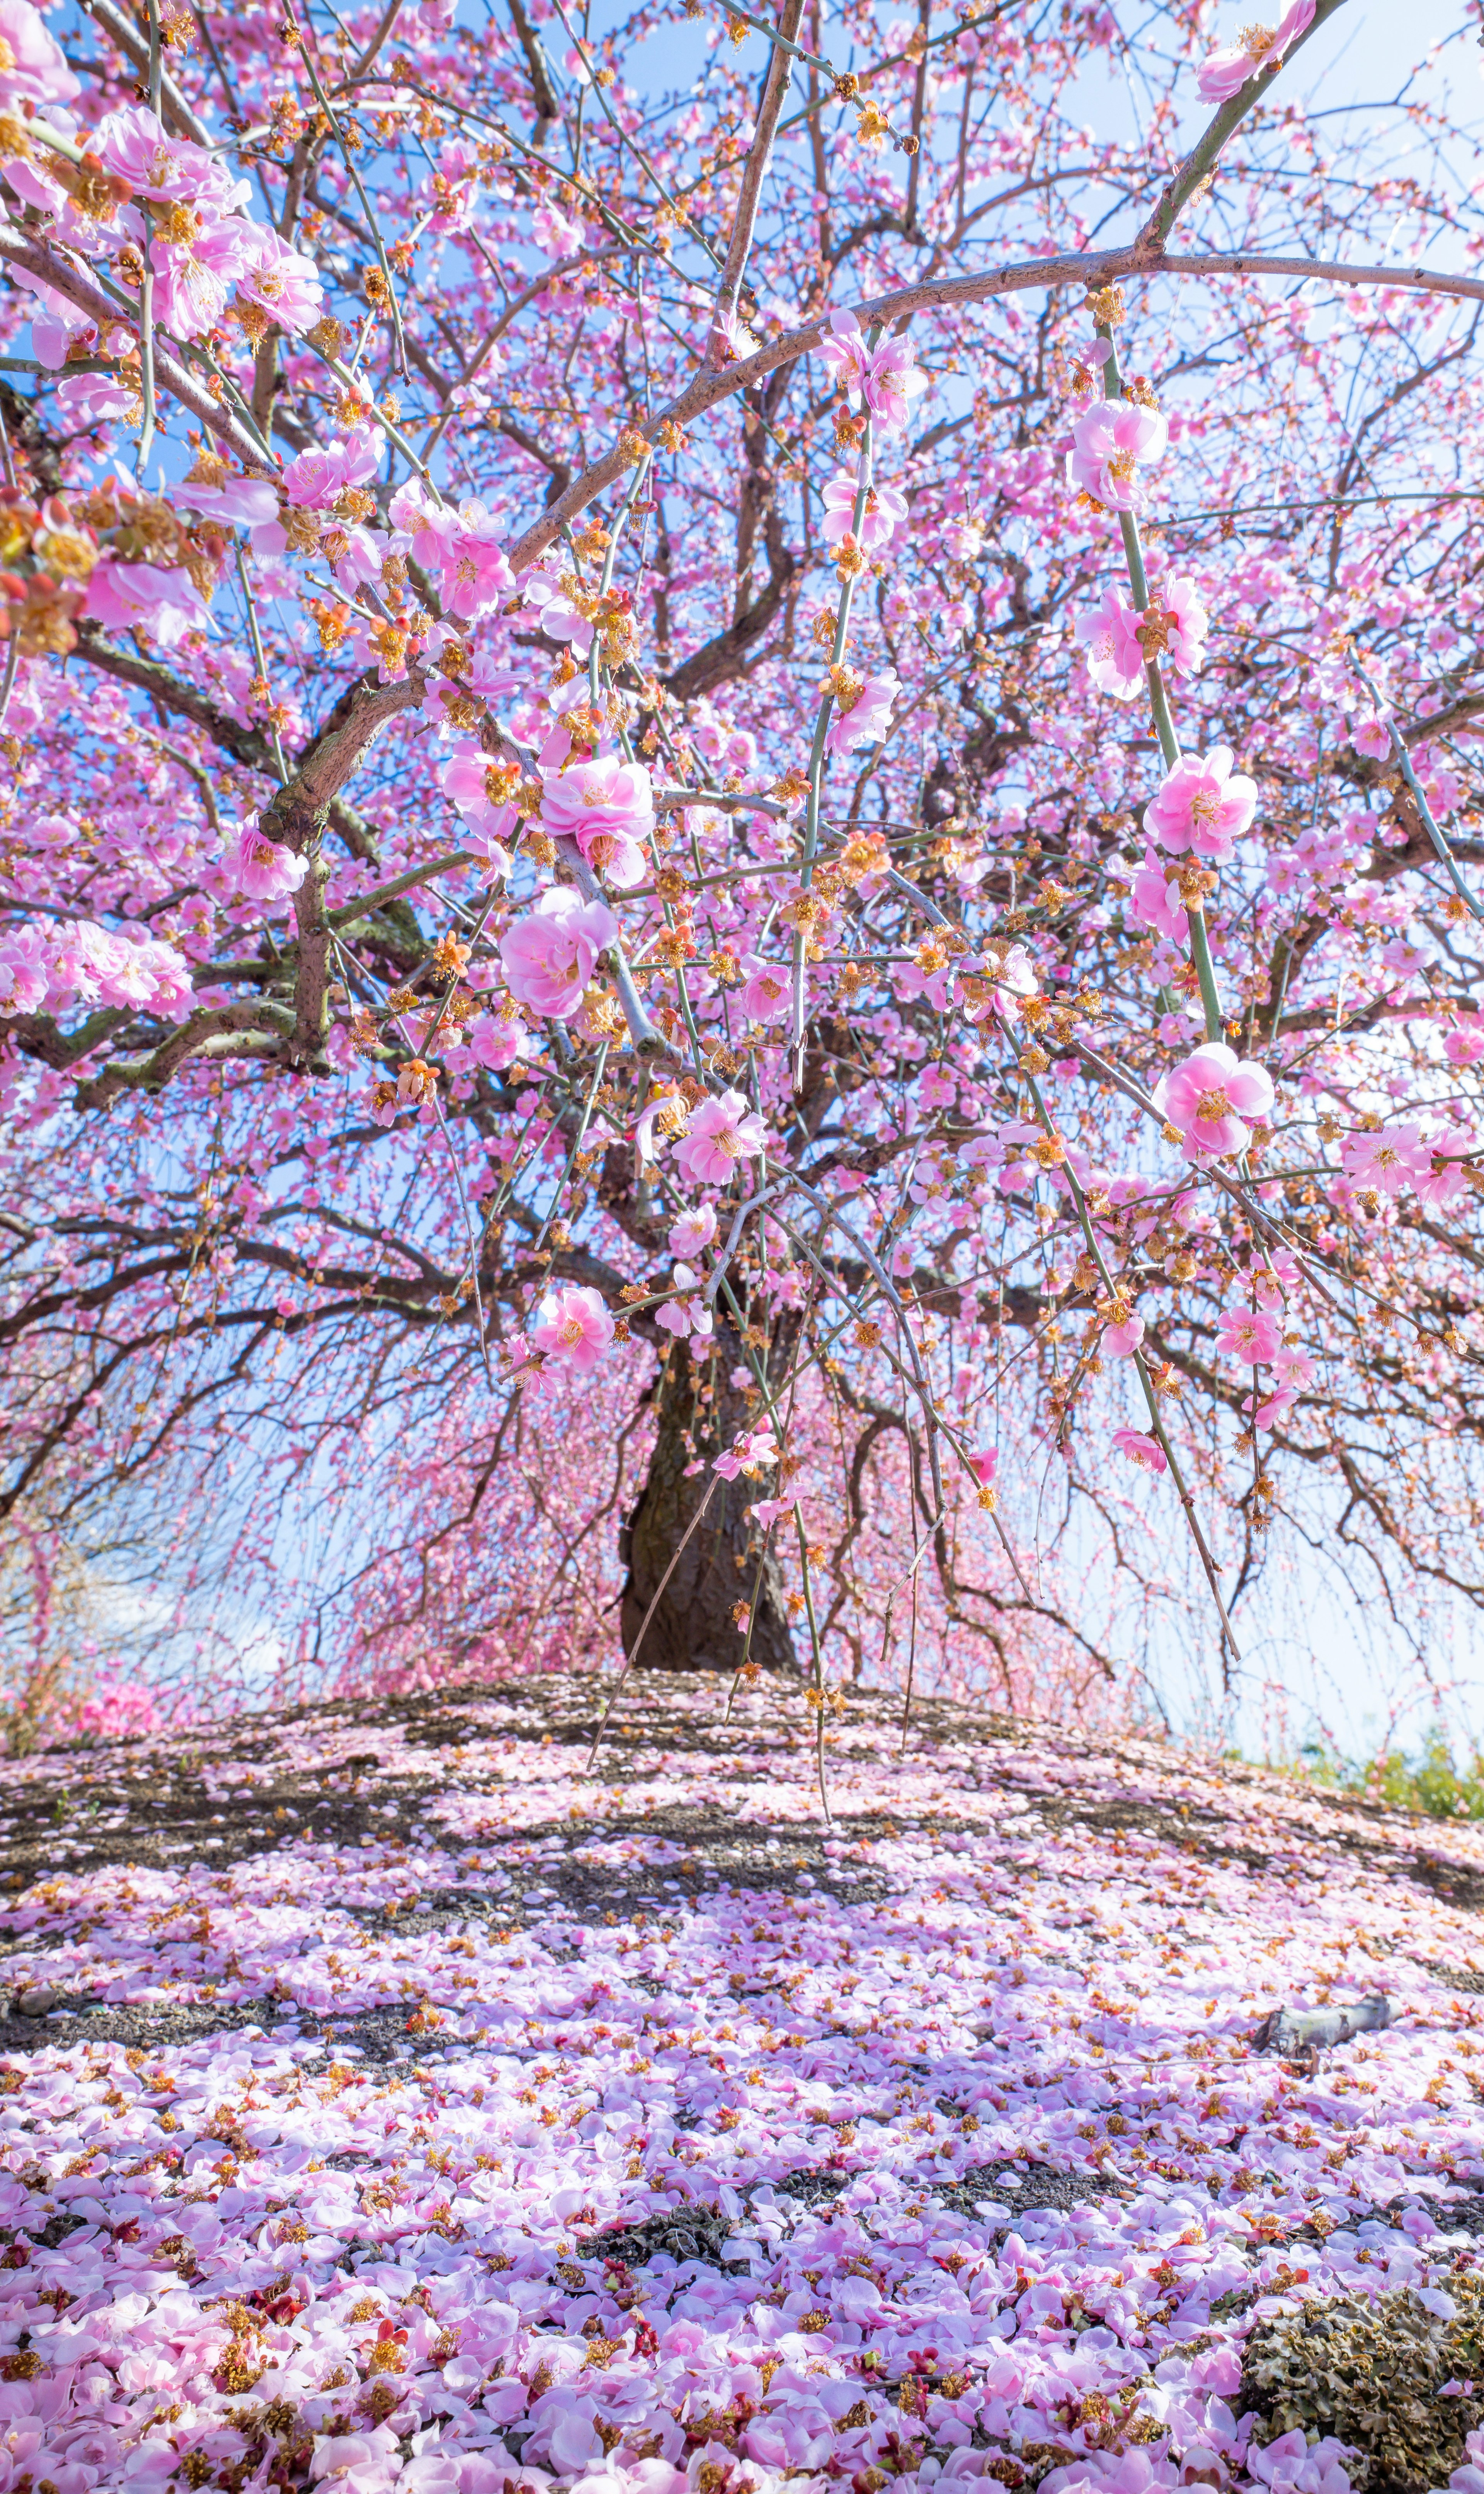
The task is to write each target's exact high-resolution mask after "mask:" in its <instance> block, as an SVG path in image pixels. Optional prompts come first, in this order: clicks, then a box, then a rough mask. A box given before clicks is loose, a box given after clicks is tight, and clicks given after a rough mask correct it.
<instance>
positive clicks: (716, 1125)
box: [675, 1091, 768, 1186]
mask: <svg viewBox="0 0 1484 2494" xmlns="http://www.w3.org/2000/svg"><path fill="white" fill-rule="evenodd" d="M767 1149H768V1130H767V1128H766V1127H765V1126H764V1124H763V1120H762V1118H761V1117H760V1116H759V1115H758V1112H757V1110H755V1109H749V1108H748V1106H747V1103H746V1101H745V1100H744V1099H743V1097H742V1093H741V1092H740V1091H723V1092H722V1094H721V1097H720V1098H719V1099H711V1100H703V1101H702V1103H701V1105H700V1107H699V1108H698V1109H696V1110H693V1111H692V1113H691V1119H690V1126H689V1131H688V1132H687V1133H686V1135H685V1136H684V1138H683V1140H682V1141H681V1142H680V1143H679V1144H678V1145H677V1147H676V1155H675V1156H676V1159H677V1161H678V1163H679V1164H680V1167H681V1170H682V1171H684V1173H685V1175H686V1176H687V1177H688V1178H690V1179H692V1180H693V1181H694V1182H695V1184H696V1185H698V1186H723V1185H725V1183H726V1181H727V1179H728V1178H729V1177H730V1176H731V1174H732V1171H733V1169H734V1167H735V1165H736V1163H737V1162H738V1161H741V1160H754V1159H756V1158H757V1156H758V1155H759V1154H760V1153H762V1152H766V1150H767Z"/></svg>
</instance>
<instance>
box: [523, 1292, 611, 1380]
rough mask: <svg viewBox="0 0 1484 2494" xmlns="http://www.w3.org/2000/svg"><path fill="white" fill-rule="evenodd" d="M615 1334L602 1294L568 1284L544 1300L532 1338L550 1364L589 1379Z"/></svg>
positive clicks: (549, 1294) (537, 1348) (550, 1293)
mask: <svg viewBox="0 0 1484 2494" xmlns="http://www.w3.org/2000/svg"><path fill="white" fill-rule="evenodd" d="M613 1332H614V1325H613V1319H612V1317H611V1316H610V1315H609V1313H608V1310H607V1308H606V1307H605V1306H604V1304H603V1300H602V1297H601V1295H600V1294H599V1293H598V1292H596V1291H593V1290H580V1289H579V1288H578V1287H577V1286H576V1284H575V1283H568V1284H566V1285H565V1286H564V1288H562V1289H561V1290H560V1291H552V1292H549V1293H548V1294H547V1296H546V1297H545V1298H544V1299H543V1300H542V1302H541V1308H540V1316H539V1320H538V1322H537V1323H536V1325H535V1327H534V1330H533V1331H532V1333H531V1337H530V1338H531V1342H532V1344H533V1345H534V1347H535V1349H536V1350H537V1351H539V1352H542V1353H545V1356H546V1358H547V1359H548V1360H549V1361H552V1362H556V1363H560V1366H562V1367H563V1368H568V1369H570V1370H572V1372H573V1373H574V1374H575V1375H576V1376H578V1377H588V1376H591V1372H592V1370H593V1369H594V1368H595V1367H596V1366H597V1364H598V1361H599V1359H600V1358H601V1357H602V1355H603V1353H604V1352H605V1351H606V1350H607V1349H608V1346H609V1344H610V1343H611V1342H612V1340H613Z"/></svg>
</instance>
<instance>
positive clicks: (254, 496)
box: [179, 476, 278, 529]
mask: <svg viewBox="0 0 1484 2494" xmlns="http://www.w3.org/2000/svg"><path fill="white" fill-rule="evenodd" d="M179 494H180V502H181V505H182V507H183V508H184V509H186V510H188V511H199V513H200V515H201V518H202V519H203V520H220V521H221V522H222V524H223V526H224V527H225V528H229V529H235V528H250V529H257V528H261V527H263V526H264V525H265V524H266V523H269V522H271V521H272V520H273V519H274V518H275V516H276V514H277V511H278V495H277V493H276V491H275V489H274V488H273V486H272V485H270V484H269V482H268V480H267V478H266V476H227V477H225V478H224V479H223V481H222V483H221V484H220V485H207V484H201V483H197V481H196V480H195V479H194V478H192V477H190V476H188V477H187V478H186V479H185V481H184V483H183V484H182V485H181V487H180V489H179Z"/></svg>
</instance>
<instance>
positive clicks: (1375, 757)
mask: <svg viewBox="0 0 1484 2494" xmlns="http://www.w3.org/2000/svg"><path fill="white" fill-rule="evenodd" d="M1350 743H1351V744H1352V745H1353V746H1354V747H1355V750H1356V752H1357V753H1364V754H1367V755H1369V757H1370V759H1371V760H1372V761H1373V762H1381V761H1384V759H1385V757H1386V755H1387V754H1388V753H1389V752H1390V751H1391V731H1390V729H1389V728H1388V727H1387V725H1386V722H1385V720H1384V719H1381V718H1376V717H1372V718H1363V719H1362V720H1361V722H1360V725H1359V726H1358V727H1352V728H1351V730H1350Z"/></svg>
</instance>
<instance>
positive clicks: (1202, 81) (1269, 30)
mask: <svg viewBox="0 0 1484 2494" xmlns="http://www.w3.org/2000/svg"><path fill="white" fill-rule="evenodd" d="M1315 5H1316V0H1290V5H1289V6H1288V8H1287V9H1286V10H1285V12H1284V14H1283V15H1282V17H1281V18H1280V19H1279V21H1278V24H1277V25H1276V26H1273V27H1268V26H1244V27H1243V29H1242V32H1241V34H1240V35H1239V36H1238V37H1237V40H1236V42H1235V43H1234V44H1229V45H1228V46H1227V48H1226V50H1225V51H1220V52H1211V53H1210V54H1208V56H1207V58H1206V59H1205V60H1203V61H1202V63H1201V65H1200V68H1199V70H1198V71H1197V72H1196V89H1197V91H1198V92H1199V94H1200V95H1201V97H1202V98H1203V100H1204V101H1205V102H1206V103H1207V104H1229V102H1230V100H1231V98H1232V97H1233V96H1234V95H1239V94H1240V93H1241V91H1242V89H1243V87H1244V86H1245V85H1246V84H1247V81H1248V79H1249V78H1250V77H1255V76H1257V71H1258V70H1260V69H1265V68H1266V67H1267V66H1268V65H1269V63H1271V62H1275V61H1281V60H1282V58H1283V56H1284V54H1285V52H1286V51H1287V48H1288V46H1289V45H1290V44H1291V43H1292V42H1293V41H1294V39H1295V37H1296V36H1299V35H1302V34H1304V33H1306V32H1307V30H1308V29H1309V27H1310V26H1312V25H1313V23H1314V12H1315Z"/></svg>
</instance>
